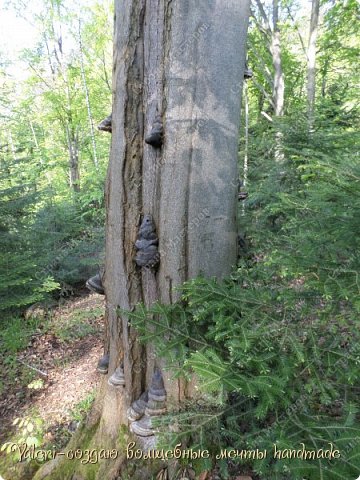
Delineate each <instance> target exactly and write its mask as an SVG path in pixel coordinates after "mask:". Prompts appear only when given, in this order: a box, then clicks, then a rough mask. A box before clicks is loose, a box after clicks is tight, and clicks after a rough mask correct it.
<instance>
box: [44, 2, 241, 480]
mask: <svg viewBox="0 0 360 480" xmlns="http://www.w3.org/2000/svg"><path fill="white" fill-rule="evenodd" d="M248 16H249V2H248V0H241V1H239V0H229V1H227V2H225V3H224V2H222V1H221V0H213V1H211V2H208V1H199V2H192V1H190V0H160V1H159V0H147V1H146V0H129V1H128V2H126V4H124V3H120V2H119V1H117V2H116V3H115V37H114V69H113V92H114V96H113V116H112V145H111V153H110V163H109V168H108V176H107V187H106V206H107V225H106V269H105V279H104V285H105V291H106V300H107V316H108V324H109V337H110V365H109V375H111V374H112V373H113V372H114V370H115V368H116V367H118V365H119V363H120V362H123V363H124V375H125V387H124V388H123V389H122V388H120V389H119V388H114V387H111V386H109V385H108V384H107V383H106V381H104V382H103V384H102V386H101V392H100V394H99V395H98V398H97V402H96V405H95V407H94V408H93V410H92V412H91V415H90V418H89V420H88V424H87V425H86V426H85V427H84V428H85V430H86V429H87V430H88V431H90V429H91V428H93V429H94V431H95V433H94V431H92V433H91V435H92V440H91V445H92V446H93V445H102V447H101V448H104V445H108V446H115V447H119V441H120V443H121V442H123V444H122V448H121V450H122V455H120V457H119V458H118V461H117V463H116V462H115V463H114V462H112V463H111V462H110V461H108V462H105V463H102V462H100V464H99V465H98V470H97V473H96V475H95V476H94V477H91V478H96V479H97V478H105V479H107V480H109V479H112V478H115V477H116V475H118V472H119V471H120V470H121V469H123V468H124V453H123V452H124V443H125V445H126V443H127V440H126V439H127V438H129V437H127V436H126V435H127V434H125V436H124V434H121V432H126V431H127V426H128V419H127V415H126V412H127V408H128V407H129V405H130V404H131V402H132V401H133V400H134V399H137V398H138V397H139V395H140V394H141V393H142V391H144V389H145V388H148V386H149V381H150V379H151V376H152V374H153V371H154V367H155V366H157V367H160V369H161V370H162V373H163V377H164V381H165V388H166V391H167V404H168V407H172V406H175V405H177V404H178V403H179V402H180V401H181V400H182V399H184V398H186V397H189V396H191V395H192V391H191V388H189V385H185V384H184V383H183V382H180V381H176V380H173V379H172V378H171V374H170V373H166V372H165V371H164V365H163V362H162V361H160V360H159V359H157V358H154V355H153V352H152V348H151V346H147V347H146V349H144V348H143V347H141V346H140V345H139V343H138V341H137V336H136V333H135V331H134V330H133V329H132V328H131V326H130V325H129V323H128V319H127V317H126V315H124V314H122V313H120V312H119V307H120V309H121V310H131V309H132V308H133V307H134V305H135V304H137V303H138V302H140V301H143V302H144V303H145V304H146V305H148V306H149V305H151V304H152V303H153V302H154V301H156V300H160V301H161V302H164V303H172V302H175V301H177V300H178V296H179V295H178V293H177V292H175V291H174V290H173V289H174V287H176V286H178V285H180V284H182V283H183V282H184V281H185V280H188V279H190V278H194V277H196V276H197V275H199V274H203V275H206V276H215V277H217V278H221V277H223V276H225V275H227V274H229V273H230V271H231V268H232V266H234V265H235V263H236V259H237V197H238V166H237V147H238V131H239V120H240V105H241V98H240V95H239V89H238V88H237V87H238V86H241V84H242V79H243V74H244V66H245V43H246V32H247V24H248ZM232 92H234V93H232ZM240 92H241V88H240ZM157 115H160V116H161V119H162V122H163V127H164V132H165V135H164V144H163V146H162V148H154V147H153V146H151V145H148V144H146V143H145V142H144V138H145V137H146V136H147V135H148V134H149V132H150V131H151V128H152V125H153V122H154V119H155V117H156V116H157ZM143 215H152V217H153V220H154V222H155V225H156V231H157V236H158V237H159V247H158V248H159V252H160V265H159V268H158V270H157V271H154V270H151V269H146V268H142V269H140V268H139V267H137V266H136V265H135V262H134V256H135V253H136V251H135V248H134V243H135V241H136V239H137V235H138V229H139V226H140V222H141V219H142V216H143ZM83 431H84V430H82V432H83ZM82 432H80V433H79V434H78V435H77V439H76V440H73V442H72V445H74V443H75V442H77V443H76V444H77V445H78V444H81V442H82V443H83V442H84V438H83V436H82V435H84V434H83V433H82ZM119 439H120V440H119ZM136 440H137V441H139V442H140V439H139V438H138V437H136ZM62 462H65V460H63V461H62ZM135 465H136V470H135V471H133V472H132V473H131V475H130V476H131V478H134V479H136V478H139V479H140V478H144V479H145V478H146V479H149V478H152V476H151V474H150V473H149V469H150V468H154V465H151V464H150V462H148V463H147V464H146V466H145V467H146V468H145V467H144V468H145V469H141V468H140V464H139V461H137V463H136V464H135ZM48 468H50V467H48ZM68 468H70V469H71V475H73V473H74V470H75V469H76V472H77V473H76V475H77V476H76V477H72V476H71V475H70V474H68V476H66V475H65V476H62V477H57V476H56V473H55V472H58V471H59V469H60V466H56V465H55V467H54V469H53V470H52V472H51V477H46V475H47V474H45V476H44V475H43V474H40V473H39V474H38V476H36V478H37V479H40V478H51V479H54V480H56V479H57V478H62V479H67V478H76V479H82V478H86V477H85V473H84V472H85V470H86V469H85V468H84V467H79V468H77V467H74V466H71V465H68ZM155 468H157V467H155ZM158 469H160V467H159V468H158ZM153 471H154V470H153ZM62 474H64V469H63V470H62ZM126 478H127V477H126Z"/></svg>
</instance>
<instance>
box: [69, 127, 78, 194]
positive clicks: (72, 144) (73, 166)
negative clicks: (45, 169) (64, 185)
mask: <svg viewBox="0 0 360 480" xmlns="http://www.w3.org/2000/svg"><path fill="white" fill-rule="evenodd" d="M66 133H67V141H68V151H69V180H70V187H71V188H72V189H73V190H74V192H80V170H79V147H78V139H77V134H76V133H75V132H74V131H73V130H72V129H70V128H69V127H67V128H66Z"/></svg>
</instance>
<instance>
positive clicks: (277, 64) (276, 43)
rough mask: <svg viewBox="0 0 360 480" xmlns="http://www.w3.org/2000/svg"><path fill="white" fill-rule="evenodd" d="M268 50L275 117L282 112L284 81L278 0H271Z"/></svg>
mask: <svg viewBox="0 0 360 480" xmlns="http://www.w3.org/2000/svg"><path fill="white" fill-rule="evenodd" d="M270 52H271V55H272V62H273V66H274V90H273V102H274V113H275V116H276V117H280V116H282V115H283V113H284V93H285V82H284V74H283V71H282V65H281V43H280V29H279V5H278V0H273V32H272V37H271V45H270Z"/></svg>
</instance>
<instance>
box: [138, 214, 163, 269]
mask: <svg viewBox="0 0 360 480" xmlns="http://www.w3.org/2000/svg"><path fill="white" fill-rule="evenodd" d="M158 244H159V239H158V237H157V235H156V228H155V224H154V221H153V219H152V216H151V215H145V216H144V218H143V221H142V222H141V225H140V228H139V233H138V238H137V240H136V242H135V248H136V249H137V253H136V256H135V262H136V265H138V266H139V267H146V268H154V267H156V265H157V264H158V263H159V260H160V254H159V251H158Z"/></svg>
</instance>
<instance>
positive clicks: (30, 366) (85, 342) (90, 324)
mask: <svg viewBox="0 0 360 480" xmlns="http://www.w3.org/2000/svg"><path fill="white" fill-rule="evenodd" d="M39 313H40V314H41V316H42V318H41V319H39V320H38V322H37V328H36V329H35V331H34V330H32V331H31V333H29V335H28V338H27V345H26V347H25V348H24V349H22V350H20V351H17V352H16V354H15V355H9V354H8V353H0V367H1V368H0V418H1V422H0V445H2V444H3V443H4V442H6V441H14V440H18V438H19V435H20V437H21V436H23V432H22V430H23V429H22V428H20V420H21V419H22V420H27V421H28V422H29V423H30V424H31V425H32V426H30V427H29V428H28V431H29V433H31V435H32V436H34V437H38V438H39V440H40V441H42V440H45V441H46V443H48V444H53V445H54V446H56V447H60V446H63V445H64V444H66V443H67V441H68V439H69V437H70V436H71V433H72V432H73V431H74V430H75V429H76V427H77V424H78V422H79V421H81V419H82V417H83V416H84V415H85V413H86V411H87V410H88V409H89V407H90V405H91V402H92V399H93V397H94V392H95V389H96V387H97V386H98V384H99V382H100V377H101V375H100V374H99V373H98V372H97V371H96V366H97V362H98V359H99V357H101V355H102V352H103V350H102V349H103V346H102V343H103V315H104V298H103V297H101V296H100V295H97V294H90V295H89V294H87V295H86V296H85V295H84V296H81V297H77V298H72V299H68V300H65V301H63V302H62V304H61V305H59V306H58V307H56V308H53V309H51V310H50V311H48V312H47V313H46V315H44V312H43V311H41V309H40V311H38V312H37V311H36V310H35V311H34V312H33V315H38V314H39ZM12 335H14V332H13V333H12ZM7 341H8V342H9V339H7ZM13 341H15V339H14V340H13ZM16 419H20V420H18V421H17V425H14V421H16ZM29 423H27V425H28V424H29ZM21 426H23V423H22V424H21Z"/></svg>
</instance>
